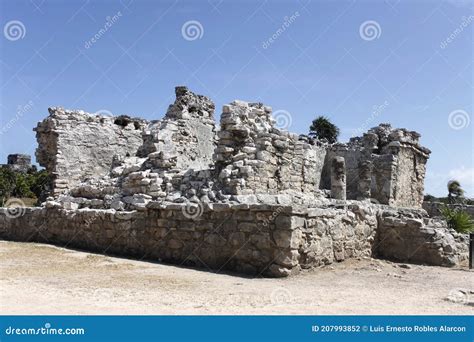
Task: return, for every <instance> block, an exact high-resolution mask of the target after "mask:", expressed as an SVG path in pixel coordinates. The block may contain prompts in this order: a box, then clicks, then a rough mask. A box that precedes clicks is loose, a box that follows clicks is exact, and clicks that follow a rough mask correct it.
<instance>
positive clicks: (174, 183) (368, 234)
mask: <svg viewBox="0 0 474 342" xmlns="http://www.w3.org/2000/svg"><path fill="white" fill-rule="evenodd" d="M214 110H215V106H214V103H213V102H212V101H211V100H210V99H209V98H208V97H205V96H202V95H196V94H194V93H192V92H191V91H189V90H188V89H187V88H186V87H177V88H176V101H175V102H174V103H173V104H172V105H170V106H169V108H168V111H167V112H166V114H165V116H164V117H163V119H161V120H154V121H150V122H148V121H146V120H143V119H139V118H134V117H130V116H126V115H122V116H117V117H104V116H97V115H95V116H94V115H91V114H88V113H85V112H83V111H70V110H65V109H62V108H50V109H49V112H50V115H49V117H48V118H46V119H45V120H43V121H42V122H40V123H39V124H38V126H37V127H36V129H35V131H36V134H37V140H38V143H39V147H38V149H37V152H36V157H37V160H38V162H39V163H40V164H41V165H42V166H44V167H45V168H46V169H47V170H48V172H49V173H50V174H51V175H52V177H53V180H54V190H53V194H54V197H52V198H49V199H48V201H46V202H45V203H44V204H43V207H42V208H25V209H24V213H23V215H21V216H19V217H14V218H12V217H11V216H12V215H10V217H9V215H8V210H7V209H2V211H0V224H1V226H0V228H1V231H0V236H1V237H3V238H7V239H14V240H25V239H32V240H35V241H44V242H51V243H57V244H63V243H66V244H67V245H70V246H75V247H78V248H84V249H87V250H93V251H98V252H102V253H112V254H118V255H127V256H136V257H140V258H146V259H151V260H160V261H165V262H171V263H177V264H182V265H190V266H197V267H203V268H207V269H211V270H214V271H221V270H233V271H238V272H243V273H247V274H252V275H264V276H287V275H290V274H293V273H296V272H298V271H299V270H301V269H305V268H311V267H316V266H321V265H325V264H329V263H332V262H334V261H342V260H344V259H347V258H354V257H364V256H375V257H382V258H388V259H393V260H398V261H403V262H413V263H424V264H430V265H443V266H453V265H457V264H459V263H461V262H463V261H464V260H466V258H467V250H468V247H467V236H466V235H462V234H458V233H456V232H455V231H454V230H451V229H448V228H447V227H446V223H445V222H444V221H441V220H437V219H433V218H429V217H428V216H427V214H426V212H425V211H424V210H423V209H422V208H421V206H422V201H423V183H424V176H425V167H426V162H427V160H428V158H429V154H430V151H429V150H428V149H427V148H425V147H422V146H421V145H420V142H419V138H420V135H419V134H418V133H416V132H413V131H408V130H406V129H394V128H392V127H391V126H390V125H388V124H381V125H379V126H377V127H375V128H372V129H370V130H369V131H368V132H367V133H365V134H364V135H363V136H362V137H357V138H352V139H351V140H350V141H349V142H348V143H346V144H342V143H336V144H328V143H327V142H325V141H320V140H318V139H313V138H310V137H308V136H304V135H297V134H293V133H289V132H287V131H284V130H280V129H278V128H277V127H276V124H275V121H274V120H273V118H272V109H271V107H268V106H265V105H263V104H261V103H248V102H244V101H238V100H236V101H234V102H232V103H230V104H228V105H225V106H224V107H223V110H222V114H221V118H220V126H217V125H216V123H215V121H214ZM20 227H21V229H19V228H20Z"/></svg>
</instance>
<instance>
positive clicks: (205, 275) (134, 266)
mask: <svg viewBox="0 0 474 342" xmlns="http://www.w3.org/2000/svg"><path fill="white" fill-rule="evenodd" d="M400 266H402V267H400ZM405 267H408V268H405ZM405 267H403V265H400V264H394V263H390V262H385V261H380V260H374V259H367V260H353V261H346V262H343V263H338V264H334V265H331V266H327V267H324V268H321V269H317V270H312V271H307V272H303V273H301V274H300V275H298V276H295V277H292V278H286V279H263V278H259V279H248V278H244V277H240V276H234V275H227V274H214V273H209V272H205V271H199V270H194V269H187V268H180V267H175V266H169V265H162V264H155V263H149V262H142V261H133V260H128V259H120V258H112V257H107V256H102V255H97V254H90V253H84V252H78V251H74V250H68V249H63V248H58V247H54V246H49V245H43V244H32V243H16V242H6V241H0V309H1V312H2V314H472V311H473V305H474V292H472V291H473V290H474V272H472V271H467V270H465V269H448V268H441V267H427V266H414V265H409V266H405ZM459 290H461V291H459ZM469 291H471V293H469ZM447 298H449V299H447Z"/></svg>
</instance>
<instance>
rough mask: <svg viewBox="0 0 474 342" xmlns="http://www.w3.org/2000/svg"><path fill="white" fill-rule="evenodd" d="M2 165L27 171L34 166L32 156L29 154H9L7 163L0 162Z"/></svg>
mask: <svg viewBox="0 0 474 342" xmlns="http://www.w3.org/2000/svg"><path fill="white" fill-rule="evenodd" d="M0 167H3V168H7V169H10V170H12V171H15V172H21V173H27V172H28V171H29V170H30V169H31V168H32V166H31V156H29V155H28V154H9V155H8V156H7V164H0Z"/></svg>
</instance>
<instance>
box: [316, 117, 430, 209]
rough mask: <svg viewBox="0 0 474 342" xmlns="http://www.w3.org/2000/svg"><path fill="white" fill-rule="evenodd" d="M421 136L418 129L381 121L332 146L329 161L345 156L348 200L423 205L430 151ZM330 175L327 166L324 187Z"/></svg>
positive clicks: (395, 204) (416, 206) (326, 185)
mask: <svg viewBox="0 0 474 342" xmlns="http://www.w3.org/2000/svg"><path fill="white" fill-rule="evenodd" d="M419 137H420V135H419V134H418V133H416V132H412V131H407V130H405V129H393V128H392V127H391V126H390V125H388V124H381V125H379V126H378V127H374V128H372V129H370V130H369V131H368V132H367V133H366V134H364V135H363V137H360V138H359V137H357V138H352V139H351V140H350V141H349V143H347V144H335V145H333V146H331V147H330V148H329V151H328V158H327V160H331V159H332V158H334V157H335V156H341V157H344V159H345V163H346V172H347V198H348V199H354V200H361V199H365V198H372V199H374V200H375V201H376V202H378V203H381V204H388V205H392V206H398V207H415V208H419V207H421V205H422V202H423V191H424V178H425V171H426V162H427V160H428V157H429V154H430V151H429V150H428V149H426V148H424V147H422V146H421V145H420V144H419ZM326 164H327V163H326ZM329 177H330V174H329V169H328V168H326V169H325V172H323V178H324V180H323V182H322V184H323V186H325V187H328V184H330V181H329Z"/></svg>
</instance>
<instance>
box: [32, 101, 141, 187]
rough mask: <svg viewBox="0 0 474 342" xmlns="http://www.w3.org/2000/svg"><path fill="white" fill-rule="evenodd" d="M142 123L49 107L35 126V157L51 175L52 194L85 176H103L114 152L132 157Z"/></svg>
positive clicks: (123, 117)
mask: <svg viewBox="0 0 474 342" xmlns="http://www.w3.org/2000/svg"><path fill="white" fill-rule="evenodd" d="M145 123H146V121H145V120H142V119H136V118H130V117H127V116H117V117H111V116H101V115H94V114H89V113H86V112H84V111H72V110H67V109H63V108H60V107H53V108H49V116H48V117H47V118H46V119H44V120H43V121H42V122H40V123H38V126H37V127H36V128H35V131H36V138H37V140H38V149H37V150H36V159H37V161H38V163H39V164H40V165H41V166H44V167H45V168H46V170H47V171H48V172H49V174H51V175H52V176H53V182H54V188H53V191H54V194H56V195H58V194H61V193H63V192H64V191H65V190H68V189H71V188H72V187H74V186H75V185H78V184H79V183H80V182H81V181H83V180H85V179H86V178H88V177H100V176H103V175H106V174H107V173H108V172H109V170H110V168H111V166H112V161H113V158H114V156H115V155H119V156H123V157H124V156H127V155H128V156H134V155H135V154H136V152H137V150H138V148H139V147H140V146H141V144H142V138H141V134H142V128H143V127H144V125H145Z"/></svg>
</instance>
